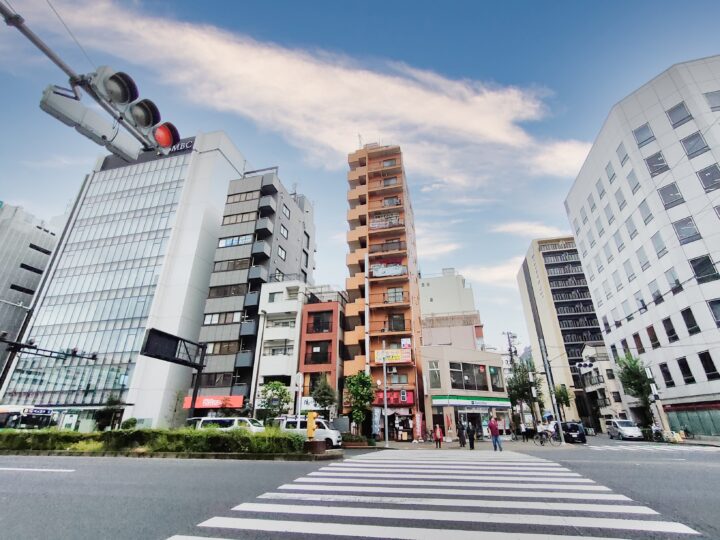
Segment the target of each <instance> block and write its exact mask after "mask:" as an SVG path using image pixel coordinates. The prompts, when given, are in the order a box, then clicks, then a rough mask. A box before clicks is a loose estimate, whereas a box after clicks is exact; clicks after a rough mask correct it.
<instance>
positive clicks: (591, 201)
mask: <svg viewBox="0 0 720 540" xmlns="http://www.w3.org/2000/svg"><path fill="white" fill-rule="evenodd" d="M587 203H588V206H589V207H590V211H591V212H594V211H595V208H597V206H595V198H594V197H593V196H592V193H591V194H590V195H588V198H587Z"/></svg>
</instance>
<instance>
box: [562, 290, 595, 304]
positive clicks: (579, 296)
mask: <svg viewBox="0 0 720 540" xmlns="http://www.w3.org/2000/svg"><path fill="white" fill-rule="evenodd" d="M590 299H591V297H590V293H589V292H583V293H558V294H553V300H554V301H555V302H569V301H575V300H590Z"/></svg>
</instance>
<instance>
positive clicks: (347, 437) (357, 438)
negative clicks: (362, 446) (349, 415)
mask: <svg viewBox="0 0 720 540" xmlns="http://www.w3.org/2000/svg"><path fill="white" fill-rule="evenodd" d="M342 440H343V442H362V443H364V442H367V441H368V439H367V437H365V436H364V435H354V434H352V433H343V434H342Z"/></svg>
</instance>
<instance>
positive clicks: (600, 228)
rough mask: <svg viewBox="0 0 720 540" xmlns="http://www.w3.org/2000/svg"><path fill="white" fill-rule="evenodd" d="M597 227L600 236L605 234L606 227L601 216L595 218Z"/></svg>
mask: <svg viewBox="0 0 720 540" xmlns="http://www.w3.org/2000/svg"><path fill="white" fill-rule="evenodd" d="M595 229H596V230H597V233H598V238H600V237H601V236H602V235H603V234H605V228H604V227H603V224H602V220H601V219H600V218H599V217H597V218H596V219H595Z"/></svg>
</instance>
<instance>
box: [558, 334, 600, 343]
mask: <svg viewBox="0 0 720 540" xmlns="http://www.w3.org/2000/svg"><path fill="white" fill-rule="evenodd" d="M602 340H603V339H602V334H589V333H586V332H583V333H582V334H566V335H564V336H563V341H564V342H565V343H587V342H588V341H602Z"/></svg>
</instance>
